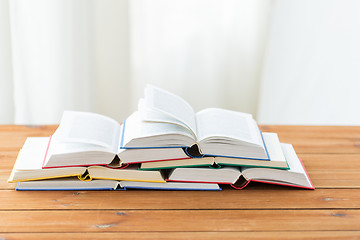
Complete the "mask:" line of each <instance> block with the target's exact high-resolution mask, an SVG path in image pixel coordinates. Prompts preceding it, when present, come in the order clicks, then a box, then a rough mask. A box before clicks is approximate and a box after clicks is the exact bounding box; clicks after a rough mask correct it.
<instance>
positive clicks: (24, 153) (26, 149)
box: [14, 137, 49, 170]
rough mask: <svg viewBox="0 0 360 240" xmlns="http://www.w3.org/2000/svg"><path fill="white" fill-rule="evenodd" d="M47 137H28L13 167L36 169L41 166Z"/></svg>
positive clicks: (47, 141)
mask: <svg viewBox="0 0 360 240" xmlns="http://www.w3.org/2000/svg"><path fill="white" fill-rule="evenodd" d="M48 144H49V137H28V138H27V139H26V141H25V143H24V146H23V147H22V149H21V150H20V153H19V156H18V159H17V160H16V163H15V167H14V168H16V169H17V170H37V169H41V168H42V164H43V161H44V158H45V153H46V148H47V146H48Z"/></svg>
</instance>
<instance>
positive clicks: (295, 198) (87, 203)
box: [0, 186, 360, 210]
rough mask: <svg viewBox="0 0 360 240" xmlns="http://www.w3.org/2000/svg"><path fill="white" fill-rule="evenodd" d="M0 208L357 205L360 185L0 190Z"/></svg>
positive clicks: (298, 206) (357, 207) (321, 206)
mask: <svg viewBox="0 0 360 240" xmlns="http://www.w3.org/2000/svg"><path fill="white" fill-rule="evenodd" d="M0 202H1V204H0V210H6V209H9V210H26V209H30V210H41V209H44V210H51V209H55V210H56V209H64V210H76V209H125V210H126V209H127V210H132V209H320V208H323V209H345V208H351V209H359V208H360V189H318V190H315V191H311V190H309V191H308V190H295V189H288V188H280V187H279V188H277V187H275V186H274V187H273V188H270V189H269V188H265V189H261V188H256V187H255V188H252V189H249V190H239V191H236V190H224V191H222V192H205V191H136V190H134V191H119V192H114V191H109V192H106V191H79V192H76V191H52V192H47V191H38V192H36V191H35V192H34V191H29V192H25V191H19V192H16V191H11V190H7V191H4V190H3V191H0Z"/></svg>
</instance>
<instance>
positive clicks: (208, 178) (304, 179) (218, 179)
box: [167, 144, 314, 189]
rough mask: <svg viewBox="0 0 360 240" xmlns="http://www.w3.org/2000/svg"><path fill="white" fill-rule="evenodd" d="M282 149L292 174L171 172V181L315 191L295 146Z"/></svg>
mask: <svg viewBox="0 0 360 240" xmlns="http://www.w3.org/2000/svg"><path fill="white" fill-rule="evenodd" d="M281 146H282V149H283V152H284V155H285V158H286V160H287V162H288V164H289V169H288V170H284V169H272V168H255V167H251V168H249V167H244V168H236V167H224V168H220V169H212V168H175V169H173V170H170V172H169V174H168V177H167V181H176V182H202V183H222V184H231V185H232V186H233V187H234V188H238V189H241V188H244V187H245V186H246V185H247V184H248V183H249V182H250V181H256V182H264V183H271V184H280V185H286V186H292V187H299V188H307V189H314V186H313V184H312V183H311V180H310V178H309V177H308V175H307V173H306V170H305V168H304V166H303V164H302V162H301V160H300V159H299V158H298V157H297V156H296V153H295V150H294V148H293V147H292V145H291V144H282V145H281Z"/></svg>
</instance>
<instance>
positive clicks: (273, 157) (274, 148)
mask: <svg viewBox="0 0 360 240" xmlns="http://www.w3.org/2000/svg"><path fill="white" fill-rule="evenodd" d="M263 138H264V142H265V144H266V146H267V150H268V154H269V157H270V161H259V160H257V159H246V158H231V157H203V158H189V159H178V160H164V161H155V162H143V163H141V167H140V169H142V170H154V169H167V168H179V167H200V166H209V167H213V168H219V167H222V166H229V165H230V166H248V167H270V168H281V169H288V168H289V167H288V164H287V162H286V159H285V156H284V153H283V151H282V149H281V145H280V141H279V138H278V136H277V134H276V133H263Z"/></svg>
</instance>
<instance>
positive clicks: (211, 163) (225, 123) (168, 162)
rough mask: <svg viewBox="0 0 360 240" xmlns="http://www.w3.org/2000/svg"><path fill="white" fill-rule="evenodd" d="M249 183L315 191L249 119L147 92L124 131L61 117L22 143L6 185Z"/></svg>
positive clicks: (292, 158)
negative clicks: (54, 127) (50, 128)
mask: <svg viewBox="0 0 360 240" xmlns="http://www.w3.org/2000/svg"><path fill="white" fill-rule="evenodd" d="M251 181H255V182H263V183H270V184H280V185H286V186H293V187H299V188H306V189H314V186H313V184H312V183H311V180H310V178H309V176H308V174H307V173H306V170H305V168H304V165H303V164H302V162H301V160H300V159H299V158H298V157H297V155H296V153H295V150H294V148H293V147H292V145H291V144H285V143H280V141H279V138H278V136H277V134H276V133H265V132H261V131H260V129H259V128H258V125H257V123H256V122H255V120H254V119H253V118H252V116H251V115H250V114H246V113H241V112H235V111H230V110H225V109H219V108H209V109H204V110H202V111H200V112H197V113H195V112H194V110H193V109H192V107H191V106H190V105H189V104H188V103H187V102H186V101H185V100H183V99H182V98H180V97H178V96H176V95H174V94H172V93H170V92H167V91H165V90H162V89H160V88H157V87H154V86H151V85H149V86H147V87H146V89H145V96H144V98H143V99H140V101H139V105H138V110H137V111H136V112H134V113H133V114H132V115H130V116H129V117H128V118H127V119H126V120H125V121H124V122H123V123H122V124H120V123H118V122H117V121H115V120H113V119H111V118H108V117H106V116H103V115H99V114H95V113H87V112H75V111H66V112H64V114H63V117H62V119H61V122H60V125H59V127H58V128H57V130H56V131H55V132H54V134H53V135H52V136H50V137H29V138H27V140H26V141H25V143H24V146H23V147H22V149H21V150H20V152H19V154H18V158H17V160H16V163H15V165H14V168H13V171H12V173H11V175H10V178H9V182H18V185H17V188H16V189H17V190H125V189H168V190H221V186H222V185H230V186H232V187H234V188H236V189H242V188H244V187H245V186H246V185H247V184H248V183H249V182H251Z"/></svg>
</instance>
